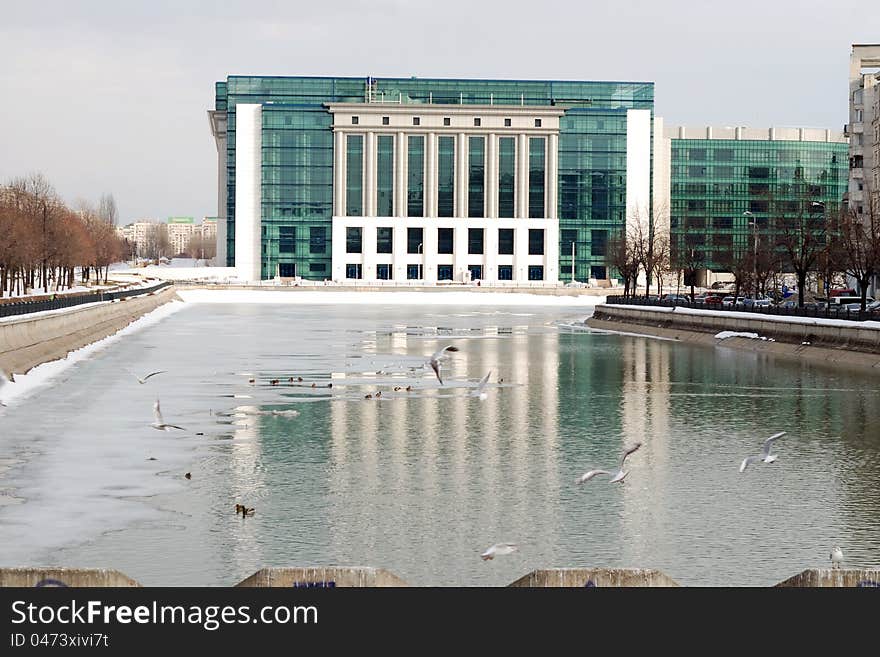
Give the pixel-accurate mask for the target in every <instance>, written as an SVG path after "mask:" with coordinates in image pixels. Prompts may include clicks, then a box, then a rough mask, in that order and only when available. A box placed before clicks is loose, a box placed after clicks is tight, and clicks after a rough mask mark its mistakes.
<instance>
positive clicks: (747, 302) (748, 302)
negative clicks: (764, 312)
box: [743, 297, 771, 308]
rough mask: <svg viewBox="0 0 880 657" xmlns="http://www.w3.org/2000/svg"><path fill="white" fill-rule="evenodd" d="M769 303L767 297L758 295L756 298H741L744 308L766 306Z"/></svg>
mask: <svg viewBox="0 0 880 657" xmlns="http://www.w3.org/2000/svg"><path fill="white" fill-rule="evenodd" d="M770 305H771V301H770V299H768V298H767V297H758V298H757V299H753V298H751V297H746V298H745V299H743V306H744V307H745V308H766V307H768V306H770Z"/></svg>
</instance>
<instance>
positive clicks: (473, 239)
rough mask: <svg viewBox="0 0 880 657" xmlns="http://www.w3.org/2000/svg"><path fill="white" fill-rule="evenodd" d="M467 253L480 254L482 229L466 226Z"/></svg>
mask: <svg viewBox="0 0 880 657" xmlns="http://www.w3.org/2000/svg"><path fill="white" fill-rule="evenodd" d="M468 253H469V254H470V255H481V254H482V253H483V229H482V228H468Z"/></svg>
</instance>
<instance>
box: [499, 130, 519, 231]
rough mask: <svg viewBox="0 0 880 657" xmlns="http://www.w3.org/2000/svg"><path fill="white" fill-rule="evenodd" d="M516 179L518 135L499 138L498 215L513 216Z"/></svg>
mask: <svg viewBox="0 0 880 657" xmlns="http://www.w3.org/2000/svg"><path fill="white" fill-rule="evenodd" d="M515 180H516V137H501V138H499V139H498V216H499V217H505V218H512V217H513V216H514V214H515V208H514V204H513V200H514V193H515V192H514V187H515V184H514V183H515Z"/></svg>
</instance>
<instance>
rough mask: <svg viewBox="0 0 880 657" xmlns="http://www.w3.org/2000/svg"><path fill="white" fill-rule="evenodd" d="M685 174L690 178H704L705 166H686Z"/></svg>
mask: <svg viewBox="0 0 880 657" xmlns="http://www.w3.org/2000/svg"><path fill="white" fill-rule="evenodd" d="M687 175H688V176H690V177H691V178H705V177H706V167H688V168H687Z"/></svg>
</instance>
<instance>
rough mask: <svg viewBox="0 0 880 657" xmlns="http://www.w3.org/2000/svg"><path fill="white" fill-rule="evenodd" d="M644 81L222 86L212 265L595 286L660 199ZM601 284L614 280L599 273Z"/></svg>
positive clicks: (290, 80) (304, 80) (242, 270)
mask: <svg viewBox="0 0 880 657" xmlns="http://www.w3.org/2000/svg"><path fill="white" fill-rule="evenodd" d="M653 108H654V85H653V83H650V82H572V81H512V80H444V79H421V78H415V77H413V78H372V77H368V78H332V77H244V76H230V77H228V78H227V79H226V80H225V81H221V82H218V83H217V84H216V101H215V108H214V110H212V111H210V112H209V118H210V123H211V129H212V132H213V134H214V137H215V139H216V144H217V150H218V215H219V217H218V230H217V234H218V245H217V247H218V262H220V263H222V264H227V265H229V266H233V265H234V266H235V267H236V268H237V269H238V272H239V276H240V277H241V278H244V279H247V280H256V279H266V278H272V277H274V276H285V277H287V276H301V277H303V278H309V279H325V278H332V279H335V280H363V281H365V282H369V281H377V280H394V281H398V282H405V281H421V282H425V283H429V284H431V283H435V282H439V281H465V280H475V279H480V280H483V281H486V282H487V283H495V282H503V281H512V282H541V281H543V282H549V283H556V282H558V281H560V280H562V281H568V280H571V278H572V274H573V275H574V278H575V279H577V280H580V281H585V280H586V279H588V278H596V279H605V278H608V277H609V273H610V272H608V268H607V264H606V245H607V244H608V242H609V240H610V239H612V238H613V237H614V236H616V235H618V234H620V233H621V232H622V231H623V230H624V229H625V227H626V224H627V222H628V221H631V220H632V218H633V217H639V216H641V217H650V216H652V212H654V211H655V209H656V208H658V207H661V206H662V205H664V204H665V200H664V199H657V198H656V195H657V194H658V193H660V194H662V193H663V191H664V190H665V189H668V185H666V183H665V178H663V177H662V176H661V177H660V178H657V172H658V171H664V170H665V169H664V164H663V163H662V162H660V161H659V160H662V158H663V157H665V156H666V153H667V146H665V145H664V142H663V130H662V127H661V124H662V122H661V121H660V120H659V119H655V117H654V116H653ZM612 275H614V274H613V273H612Z"/></svg>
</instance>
